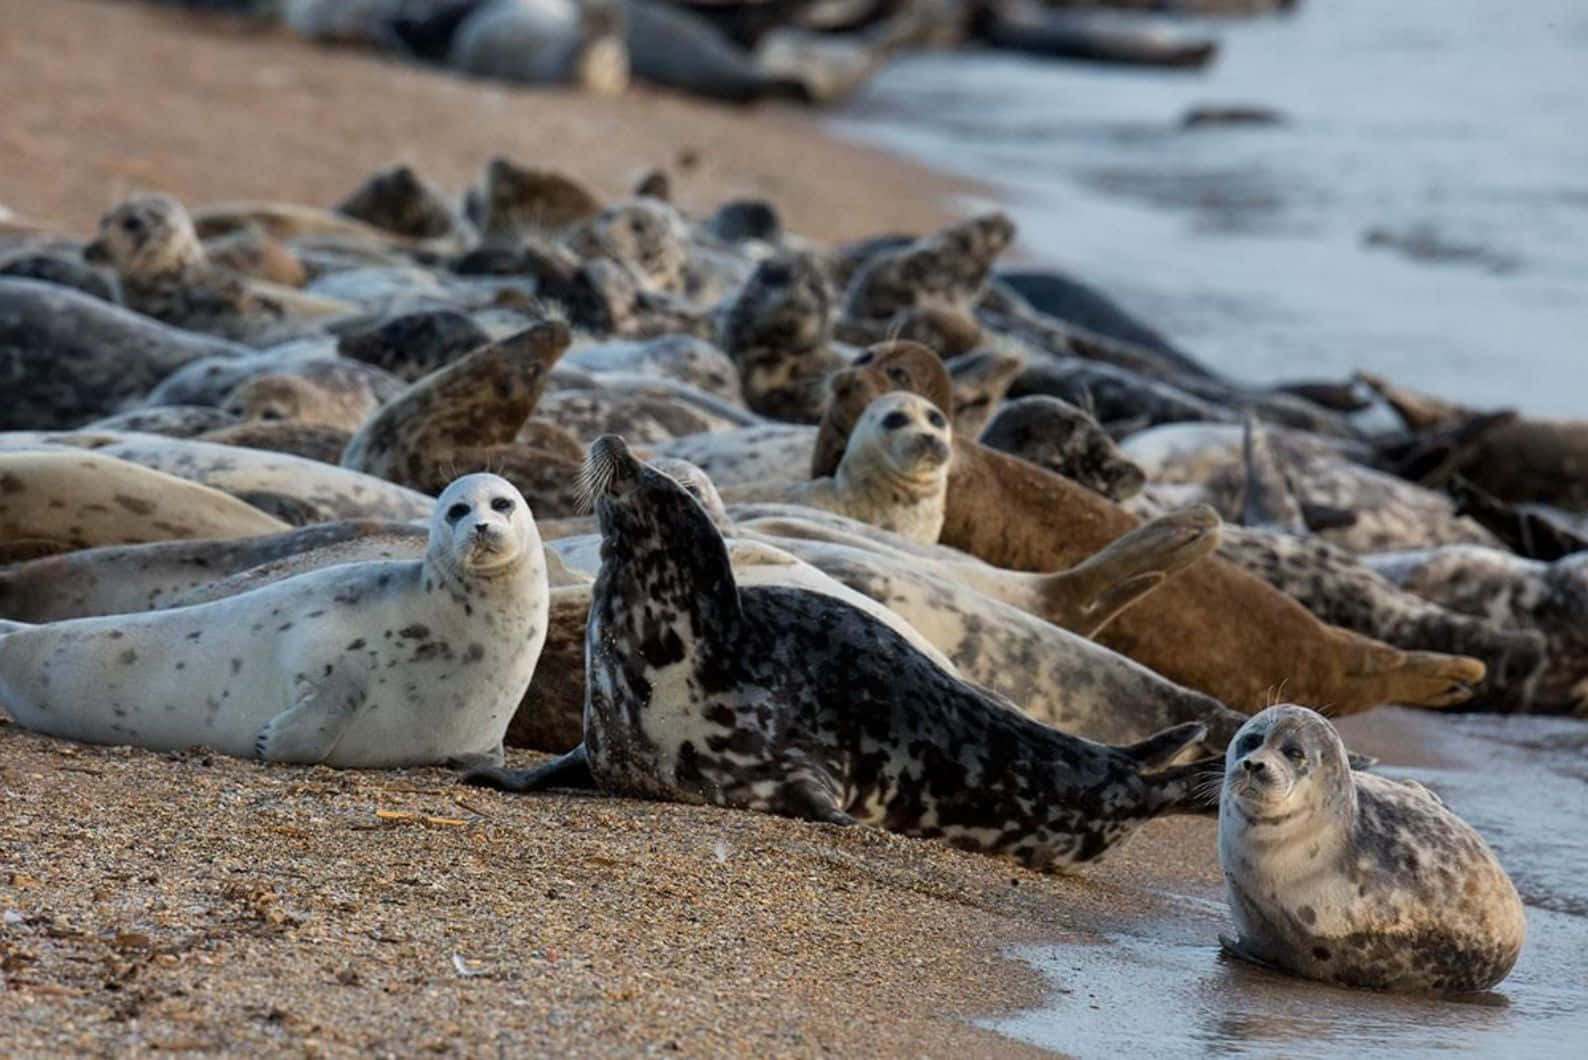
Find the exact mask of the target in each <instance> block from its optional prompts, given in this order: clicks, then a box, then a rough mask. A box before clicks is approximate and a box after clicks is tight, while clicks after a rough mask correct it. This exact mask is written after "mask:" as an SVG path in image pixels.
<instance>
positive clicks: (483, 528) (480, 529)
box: [474, 523, 491, 537]
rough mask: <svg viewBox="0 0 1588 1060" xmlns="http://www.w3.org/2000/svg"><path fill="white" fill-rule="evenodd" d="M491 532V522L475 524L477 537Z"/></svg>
mask: <svg viewBox="0 0 1588 1060" xmlns="http://www.w3.org/2000/svg"><path fill="white" fill-rule="evenodd" d="M490 532H491V524H490V523H475V524H474V536H475V537H484V536H485V535H486V534H489V533H490Z"/></svg>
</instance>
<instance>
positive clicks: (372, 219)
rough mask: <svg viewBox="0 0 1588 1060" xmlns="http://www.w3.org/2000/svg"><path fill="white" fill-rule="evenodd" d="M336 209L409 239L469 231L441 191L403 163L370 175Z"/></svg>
mask: <svg viewBox="0 0 1588 1060" xmlns="http://www.w3.org/2000/svg"><path fill="white" fill-rule="evenodd" d="M332 209H334V210H335V211H336V212H337V213H340V214H345V215H346V216H348V217H351V218H353V219H354V220H355V221H363V222H364V223H365V224H369V225H374V226H375V227H376V228H381V229H384V230H386V231H388V232H393V233H395V234H397V235H400V236H406V237H408V238H409V239H421V240H424V239H446V238H448V237H453V238H462V237H464V236H465V235H466V234H467V232H468V229H467V226H465V225H464V224H463V223H462V220H463V219H462V218H461V217H460V216H459V215H458V213H457V211H455V210H454V209H453V208H452V206H451V205H450V204H448V202H447V200H446V199H445V198H444V197H443V196H442V194H441V192H439V191H438V190H436V189H435V188H434V187H433V186H431V184H430V183H429V182H428V181H426V180H425V179H424V178H423V177H421V176H420V175H419V174H418V173H417V172H416V171H415V170H414V168H413V167H412V166H410V165H407V164H406V163H401V162H399V163H397V164H395V165H390V166H387V167H385V168H384V169H380V170H377V171H376V172H374V173H372V174H370V176H369V178H368V179H366V180H365V181H364V183H362V184H360V185H359V186H358V187H357V188H355V189H353V191H352V192H350V193H349V194H348V196H347V198H345V199H343V200H342V201H341V202H339V203H337V204H336V205H335V206H334V207H332Z"/></svg>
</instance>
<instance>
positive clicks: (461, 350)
mask: <svg viewBox="0 0 1588 1060" xmlns="http://www.w3.org/2000/svg"><path fill="white" fill-rule="evenodd" d="M490 341H491V336H490V334H489V333H487V332H486V330H485V329H484V328H483V327H481V326H480V325H479V324H478V323H477V322H476V321H475V320H474V318H473V317H471V316H469V315H468V314H467V313H463V312H460V311H459V310H456V309H419V310H415V311H414V312H412V313H401V314H398V315H397V316H394V317H391V318H389V319H386V320H383V321H381V322H380V323H378V324H375V325H372V326H370V327H367V328H350V329H348V330H345V331H343V332H342V334H341V337H340V338H338V339H337V344H336V348H337V352H338V353H340V354H341V355H342V356H344V357H350V358H352V359H353V360H356V361H363V362H364V363H365V364H370V365H374V366H375V367H376V368H382V369H385V370H386V371H388V372H390V373H391V374H392V375H395V376H396V377H397V378H399V379H402V380H404V381H406V382H409V383H417V382H418V381H419V380H421V379H423V378H424V377H425V376H427V375H429V374H430V373H431V372H434V371H435V370H436V369H438V368H445V367H446V366H447V365H449V364H451V363H452V362H453V361H455V360H457V359H458V358H459V357H461V356H463V355H464V354H465V353H469V352H471V351H473V350H477V349H479V348H480V347H481V346H484V345H485V344H486V343H488V342H490Z"/></svg>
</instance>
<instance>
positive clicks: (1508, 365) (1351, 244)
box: [836, 0, 1588, 416]
mask: <svg viewBox="0 0 1588 1060" xmlns="http://www.w3.org/2000/svg"><path fill="white" fill-rule="evenodd" d="M1188 25H1190V26H1193V27H1195V28H1197V29H1211V31H1212V32H1214V33H1215V34H1216V35H1217V36H1219V37H1220V39H1221V40H1222V42H1223V47H1222V51H1221V54H1220V57H1219V58H1218V60H1217V61H1216V62H1215V64H1214V65H1213V66H1212V67H1211V68H1210V69H1209V70H1208V71H1206V72H1204V73H1200V74H1197V73H1190V74H1188V73H1184V72H1154V71H1141V70H1126V69H1115V68H1108V67H1102V66H1090V65H1085V64H1080V63H1056V62H1043V61H1040V60H1030V59H1025V58H1020V57H1013V56H1003V55H999V54H996V53H991V52H988V53H981V54H974V55H965V54H956V55H935V56H922V57H919V58H914V59H911V60H908V61H905V62H901V63H899V64H896V65H895V66H893V67H891V68H889V69H887V70H885V71H884V72H883V73H882V75H881V76H880V77H878V78H877V79H876V81H875V82H874V83H873V84H872V85H871V86H870V87H869V88H868V89H867V90H866V91H865V92H864V93H863V94H862V95H861V96H860V97H859V98H858V99H857V100H856V101H854V103H853V104H852V105H851V106H849V107H848V108H846V111H845V112H844V113H843V114H842V115H841V116H840V117H839V118H838V120H837V123H836V124H837V126H838V128H839V130H840V132H842V133H844V134H846V135H849V136H852V137H855V138H859V139H864V140H866V141H867V142H871V143H878V144H881V145H883V146H885V147H889V148H891V149H893V150H896V151H899V152H901V153H904V154H908V155H911V156H914V157H917V158H919V159H921V160H923V161H925V162H928V163H930V164H933V165H937V166H940V167H943V168H945V169H949V170H953V171H957V172H959V173H962V174H964V175H967V176H970V177H975V178H979V179H981V180H984V181H988V182H991V183H993V184H994V185H995V186H996V187H997V188H998V189H999V190H1000V196H999V197H1000V199H1001V200H1002V204H1003V205H1004V206H1005V207H1006V208H1008V209H1010V210H1011V212H1012V213H1013V214H1014V215H1015V217H1016V219H1017V220H1018V221H1019V222H1020V225H1021V234H1022V240H1021V248H1022V249H1023V250H1024V252H1025V253H1027V254H1028V255H1029V256H1031V257H1033V258H1035V259H1037V260H1039V261H1043V262H1046V263H1050V264H1052V265H1055V266H1057V267H1060V268H1063V269H1065V270H1067V271H1070V272H1072V273H1074V274H1075V275H1077V276H1079V277H1080V278H1083V279H1085V280H1088V281H1089V282H1092V283H1094V284H1096V285H1097V286H1099V287H1101V288H1103V289H1104V290H1105V291H1108V292H1109V293H1110V294H1112V295H1113V296H1114V297H1115V298H1116V299H1118V300H1119V301H1120V302H1121V303H1123V304H1124V305H1125V306H1127V307H1128V308H1130V309H1132V310H1134V311H1136V312H1138V313H1139V314H1141V315H1142V316H1144V317H1145V318H1146V319H1147V320H1148V321H1150V322H1151V323H1153V324H1154V325H1155V326H1157V327H1158V328H1159V329H1160V330H1162V331H1164V332H1165V333H1166V334H1168V335H1169V336H1170V337H1171V338H1172V339H1174V340H1175V341H1176V342H1178V343H1180V344H1182V345H1183V346H1185V347H1186V348H1188V349H1190V350H1191V351H1192V352H1194V353H1196V354H1198V355H1199V356H1201V357H1202V358H1203V359H1204V360H1205V361H1206V362H1208V363H1210V364H1212V365H1215V366H1217V367H1218V368H1220V369H1223V370H1225V371H1228V372H1230V373H1232V374H1234V375H1237V376H1241V377H1245V378H1249V379H1253V380H1268V379H1277V378H1286V377H1290V378H1294V377H1298V376H1307V377H1313V378H1317V377H1324V376H1332V377H1340V376H1343V375H1345V374H1347V373H1349V372H1350V371H1352V370H1354V369H1357V368H1371V369H1373V370H1376V371H1379V372H1381V373H1384V374H1387V375H1389V376H1391V377H1393V378H1395V379H1398V380H1401V381H1403V382H1405V383H1407V384H1408V385H1414V386H1418V387H1424V388H1427V389H1430V390H1435V391H1438V392H1440V393H1442V394H1446V395H1448V396H1451V397H1454V398H1457V399H1460V400H1464V401H1467V402H1470V403H1473V404H1480V405H1487V406H1494V405H1502V404H1505V405H1516V406H1519V407H1522V408H1525V409H1528V410H1532V411H1535V412H1539V413H1546V414H1556V415H1578V416H1580V415H1585V414H1588V367H1585V365H1584V358H1585V355H1588V348H1585V347H1588V339H1585V335H1588V4H1585V3H1582V2H1581V0H1528V2H1527V3H1523V4H1517V3H1514V2H1511V0H1397V2H1395V3H1386V2H1384V0H1304V2H1303V3H1302V4H1301V5H1300V7H1299V8H1298V9H1297V11H1296V12H1295V13H1294V14H1292V15H1288V16H1280V17H1275V18H1269V19H1257V20H1249V21H1231V22H1221V21H1214V22H1198V23H1189V24H1188ZM1202 103H1240V104H1259V105H1265V106H1270V107H1274V108H1277V109H1278V110H1280V111H1281V112H1283V113H1284V114H1285V115H1286V117H1287V119H1288V121H1287V122H1286V123H1285V124H1282V125H1278V126H1247V127H1223V128H1203V129H1193V130H1182V129H1181V128H1180V127H1179V120H1180V117H1181V115H1182V114H1183V113H1184V112H1185V111H1186V110H1187V109H1188V108H1189V107H1191V106H1193V105H1197V104H1202Z"/></svg>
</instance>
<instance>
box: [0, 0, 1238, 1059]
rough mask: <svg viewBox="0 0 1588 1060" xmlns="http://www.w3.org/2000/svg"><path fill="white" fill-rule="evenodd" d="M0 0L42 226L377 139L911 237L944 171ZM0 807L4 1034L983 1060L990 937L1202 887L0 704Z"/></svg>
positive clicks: (678, 111) (343, 154)
mask: <svg viewBox="0 0 1588 1060" xmlns="http://www.w3.org/2000/svg"><path fill="white" fill-rule="evenodd" d="M0 14H3V15H4V16H5V17H4V18H3V20H0V25H5V26H7V27H9V28H8V29H7V31H6V32H5V35H4V36H0V86H3V92H4V96H5V98H6V99H7V100H8V105H7V108H6V118H5V120H4V121H0V151H3V152H4V153H5V154H6V156H7V158H8V165H7V167H6V172H5V176H4V180H3V183H0V203H4V205H5V206H7V207H9V208H10V209H11V210H12V211H14V212H15V213H17V214H19V215H22V216H26V217H34V218H39V219H42V220H46V221H49V222H51V223H52V224H53V225H59V226H62V227H64V228H66V229H68V230H73V231H82V232H85V233H86V232H88V231H90V230H91V229H92V226H93V225H94V223H95V221H96V220H97V218H98V216H99V214H100V213H101V212H102V211H103V210H104V209H105V208H106V207H107V206H108V205H109V204H111V203H112V202H113V201H115V200H116V199H117V198H118V197H119V196H121V195H122V194H125V193H127V192H129V191H132V190H135V189H140V188H148V189H160V190H164V191H169V192H171V193H173V194H176V195H178V196H181V197H182V198H183V199H185V200H188V201H192V202H205V201H215V200H221V199H228V200H233V199H240V198H250V197H256V198H264V199H279V200H287V201H294V202H311V203H312V202H322V203H330V202H333V201H335V200H336V199H337V198H338V197H340V196H341V195H343V194H345V193H346V192H347V191H348V190H349V189H351V188H352V187H353V186H354V185H356V184H357V183H358V181H359V180H360V179H362V178H363V176H364V175H365V174H367V173H368V172H369V171H370V170H372V169H374V168H376V167H378V166H380V165H383V164H385V163H388V162H390V161H393V160H395V159H404V160H407V161H410V162H412V163H414V164H415V165H416V166H417V167H418V168H419V169H420V170H421V171H422V172H424V173H425V174H426V175H428V176H430V177H431V178H432V179H434V180H436V181H437V182H438V183H440V184H442V185H443V186H447V187H451V188H454V189H459V188H461V187H462V186H463V185H464V184H465V183H466V182H467V181H468V180H469V179H471V178H472V176H473V175H474V174H475V173H477V172H478V170H479V168H480V166H481V165H482V163H483V162H484V161H485V160H486V159H487V158H489V157H490V156H492V155H493V154H498V153H500V154H505V155H507V156H509V157H511V158H514V159H517V160H519V161H522V162H526V163H534V164H539V165H546V166H550V167H556V168H558V169H562V170H564V171H566V172H568V173H571V174H574V175H576V176H578V177H580V178H582V179H584V180H587V181H588V182H589V183H590V184H591V186H592V187H593V188H595V189H596V190H598V191H599V192H601V193H605V194H611V195H617V194H620V193H621V192H622V191H624V190H625V182H626V181H628V180H630V179H631V178H634V177H637V176H638V175H639V174H640V173H642V172H643V171H644V170H646V169H648V168H649V167H652V166H655V165H665V166H667V167H668V169H669V171H670V172H671V173H672V175H673V178H674V185H675V192H676V194H677V197H678V198H679V200H680V201H681V202H682V203H683V204H684V205H686V206H690V207H709V206H711V205H714V204H715V203H717V202H719V201H721V200H723V199H725V198H728V197H731V196H739V195H748V196H765V197H768V198H770V199H772V200H773V201H774V202H775V203H776V205H777V207H778V209H779V210H780V211H782V212H783V215H784V217H785V220H786V223H787V224H788V225H789V227H790V228H791V229H793V230H794V231H798V232H801V233H802V234H807V235H810V236H814V237H818V238H822V239H843V238H853V237H858V236H862V235H867V234H873V233H876V232H882V231H888V230H900V229H904V230H922V229H926V228H929V227H930V226H932V225H934V224H936V223H937V222H939V221H941V220H942V219H944V218H945V217H947V216H949V214H950V211H951V209H952V201H951V200H952V197H953V196H954V195H956V194H960V193H965V192H970V191H972V190H974V189H972V188H970V187H969V186H968V185H966V184H963V183H957V182H955V181H953V180H950V179H948V178H944V177H940V176H937V175H935V174H933V173H931V172H928V171H926V170H923V169H921V168H919V167H916V166H913V165H910V164H908V163H904V162H900V161H897V160H895V159H893V158H890V157H888V156H885V155H882V154H880V153H877V152H873V151H870V150H867V149H865V148H863V147H857V146H855V145H852V144H847V143H842V142H839V141H836V140H833V139H830V138H829V137H827V136H826V135H824V134H823V133H822V132H821V130H820V128H819V127H818V125H817V124H816V122H815V120H814V119H813V118H812V117H810V116H808V115H805V114H801V113H799V112H797V111H793V110H786V109H780V108H772V107H765V108H760V109H756V110H745V111H734V110H730V109H724V108H721V107H715V106H709V105H705V104H700V103H696V102H693V101H690V100H685V99H681V98H677V97H671V96H663V95H659V94H648V93H645V92H633V93H631V94H629V95H628V96H625V97H624V98H622V99H617V100H601V99H593V98H588V97H583V96H579V95H574V94H570V93H562V92H555V91H535V92H531V91H524V90H516V89H513V88H507V87H502V86H498V85H490V84H484V83H471V82H467V81H463V80H458V79H454V78H450V77H447V76H444V75H442V74H438V73H433V72H428V71H423V70H418V69H413V68H409V67H405V66H402V65H399V64H396V63H392V62H388V61H383V60H381V59H379V58H376V57H373V56H367V55H363V54H359V53H356V52H352V51H347V50H332V49H323V48H316V47H313V46H309V45H306V44H303V43H302V42H299V41H297V40H295V39H293V38H291V37H289V36H287V35H285V34H284V33H280V32H277V31H273V30H271V31H264V30H261V29H259V28H258V27H257V26H254V25H252V24H249V23H247V22H244V21H238V20H229V19H225V18H198V17H195V16H190V15H185V14H182V13H180V12H176V11H172V10H167V9H161V8H157V7H151V6H147V5H143V4H133V3H97V2H87V0H61V2H59V3H52V4H49V5H37V4H33V3H29V2H27V0H0ZM23 27H25V28H23ZM112 45H113V46H112ZM683 147H687V148H689V149H690V151H689V153H690V154H693V155H694V156H695V157H696V158H697V159H698V161H696V163H695V164H693V165H685V164H680V159H679V156H680V150H681V148H683ZM517 757H518V758H519V759H524V758H526V757H527V756H523V755H520V756H517ZM0 793H3V798H4V802H5V805H4V810H3V812H0V915H3V917H4V921H3V923H0V969H3V973H0V974H3V983H4V987H5V989H4V991H3V992H0V1041H4V1042H5V1043H6V1047H7V1051H9V1052H11V1053H13V1054H14V1055H42V1054H58V1053H60V1052H62V1051H69V1050H82V1051H89V1052H116V1053H118V1054H127V1053H134V1054H139V1053H145V1052H154V1051H159V1052H162V1053H165V1052H183V1051H198V1052H214V1051H224V1052H231V1053H255V1054H257V1053H261V1052H272V1053H275V1052H280V1053H286V1054H296V1055H348V1056H352V1055H361V1056H366V1055H394V1056H411V1055H416V1054H423V1053H426V1052H434V1053H439V1054H448V1053H452V1054H457V1055H488V1054H491V1053H493V1052H499V1053H501V1054H502V1055H533V1054H544V1053H547V1052H553V1051H554V1052H556V1053H559V1054H562V1055H588V1054H603V1053H634V1052H639V1051H656V1052H670V1051H671V1052H679V1051H681V1052H682V1053H684V1054H686V1055H697V1056H698V1055H720V1054H723V1053H739V1054H746V1055H748V1054H754V1055H763V1056H767V1055H816V1054H823V1053H837V1054H840V1055H864V1054H872V1053H877V1052H883V1053H887V1054H893V1055H906V1054H907V1055H939V1056H942V1055H951V1054H962V1055H963V1054H965V1053H972V1054H978V1055H985V1054H987V1053H989V1052H994V1051H996V1052H997V1053H999V1054H1000V1055H1020V1053H1021V1050H1022V1049H1024V1048H1025V1047H1023V1046H1020V1045H1018V1044H1017V1043H1015V1042H1013V1041H1011V1040H1010V1039H1007V1038H1003V1037H1001V1036H999V1035H996V1034H995V1033H993V1032H991V1031H986V1030H980V1029H977V1028H976V1027H974V1026H972V1025H971V1024H970V1023H969V1022H968V1021H969V1020H970V1019H972V1018H975V1017H990V1016H997V1015H999V1014H1005V1013H1012V1012H1014V1011H1016V1010H1020V1009H1024V1008H1029V1007H1030V1006H1032V1005H1034V1004H1036V1003H1037V1002H1039V1001H1040V1000H1041V998H1042V996H1043V994H1044V990H1045V988H1044V986H1043V983H1042V980H1041V979H1040V977H1039V976H1038V975H1037V974H1036V973H1035V972H1034V971H1032V970H1031V969H1030V968H1029V967H1028V966H1027V965H1025V964H1023V963H1021V962H1019V961H1016V960H1011V959H1004V958H1001V957H1000V955H999V954H1000V951H1001V950H1002V949H1003V948H1004V947H1006V946H1008V945H1011V944H1014V943H1029V942H1034V941H1061V940H1064V939H1069V938H1085V937H1091V936H1092V935H1094V934H1095V933H1097V932H1099V931H1102V930H1106V929H1107V928H1108V927H1109V926H1110V925H1113V924H1115V923H1117V922H1118V921H1119V920H1120V919H1121V918H1126V917H1136V916H1138V915H1145V914H1147V913H1149V912H1151V911H1152V910H1153V909H1155V908H1156V907H1157V906H1158V904H1159V900H1158V899H1157V898H1155V897H1154V896H1153V894H1152V889H1153V888H1154V887H1155V886H1157V885H1158V884H1159V883H1161V882H1163V881H1166V880H1169V879H1177V878H1182V874H1183V878H1189V879H1196V880H1199V881H1201V882H1202V883H1203V884H1205V885H1211V883H1212V882H1213V880H1214V879H1215V878H1216V877H1215V875H1214V874H1215V873H1216V866H1215V864H1214V862H1213V860H1212V834H1213V827H1212V824H1211V822H1207V821H1193V822H1184V821H1182V822H1168V823H1164V822H1159V823H1156V824H1154V825H1152V826H1149V827H1148V828H1147V829H1146V831H1145V833H1144V835H1143V836H1142V837H1140V838H1139V839H1138V840H1137V841H1136V842H1134V843H1132V844H1131V845H1130V846H1129V847H1127V848H1126V849H1125V850H1123V851H1121V852H1120V853H1119V854H1118V855H1117V856H1114V857H1111V858H1110V859H1108V860H1107V861H1106V862H1105V863H1104V865H1103V866H1102V867H1101V868H1099V869H1097V870H1095V871H1094V872H1093V873H1091V874H1090V876H1089V877H1087V878H1076V879H1064V878H1056V877H1045V876H1041V875H1037V874H1034V873H1030V872H1027V871H1025V870H1023V869H1020V868H1017V867H1014V866H1012V865H1006V864H1003V863H1000V862H996V861H993V860H990V859H987V858H983V857H978V856H975V855H972V854H966V853H961V852H958V851H955V850H951V849H947V848H945V847H943V846H940V845H936V844H931V843H926V842H920V841H912V840H907V839H902V838H898V837H894V836H890V835H887V834H885V833H882V832H878V831H874V830H870V829H848V830H844V829H837V828H833V827H828V826H813V825H807V824H800V823H796V822H792V821H786V820H780V819H774V818H770V817H763V816H758V815H754V814H748V813H734V812H725V811H721V810H715V809H707V808H696V807H684V806H672V805H660V804H647V803H636V802H626V801H618V800H607V799H599V800H598V799H591V798H577V797H556V796H554V797H547V798H506V797H502V796H500V795H498V794H496V793H494V792H482V791H478V790H473V789H462V788H458V787H455V786H454V784H453V778H452V776H451V775H450V774H448V773H446V772H444V771H439V770H436V771H416V772H400V773H393V774H376V773H348V772H337V771H334V770H328V769H291V768H287V769H283V768H276V767H271V768H262V767H260V766H258V765H255V764H251V763H246V762H241V761H236V760H232V759H227V758H224V757H220V756H213V757H210V756H204V755H199V754H188V755H181V756H176V757H172V756H167V755H160V754H152V753H148V752H143V751H134V750H124V749H123V750H118V749H101V748H92V747H83V746H75V745H71V744H68V743H65V742H62V741H56V740H50V739H47V738H42V737H38V736H34V735H32V734H29V733H25V732H23V731H21V730H20V729H18V728H16V727H15V726H14V725H9V724H5V725H0Z"/></svg>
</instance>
